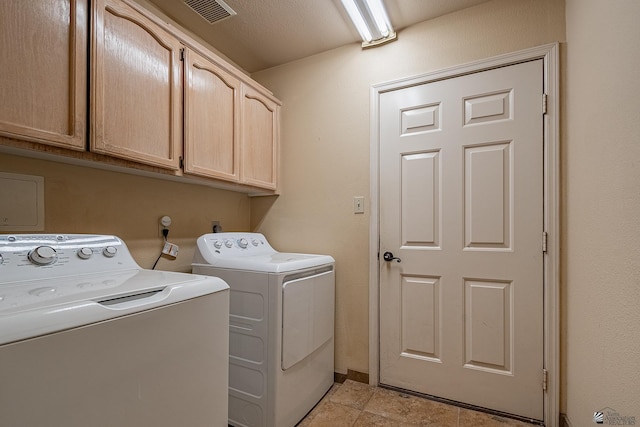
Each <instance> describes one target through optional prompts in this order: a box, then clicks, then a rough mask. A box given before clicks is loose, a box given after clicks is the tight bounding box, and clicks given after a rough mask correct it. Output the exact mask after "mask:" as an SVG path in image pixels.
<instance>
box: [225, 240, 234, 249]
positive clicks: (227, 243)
mask: <svg viewBox="0 0 640 427" xmlns="http://www.w3.org/2000/svg"><path fill="white" fill-rule="evenodd" d="M224 245H225V246H226V247H228V248H231V247H232V246H233V240H231V239H227V240H225V241H224Z"/></svg>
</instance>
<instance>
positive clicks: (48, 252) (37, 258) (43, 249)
mask: <svg viewBox="0 0 640 427" xmlns="http://www.w3.org/2000/svg"><path fill="white" fill-rule="evenodd" d="M28 256H29V261H31V262H32V263H34V264H37V265H49V264H53V263H54V262H56V260H57V259H58V254H57V253H56V250H55V249H53V248H52V247H51V246H38V247H37V248H35V249H34V250H32V251H31V252H29V255H28Z"/></svg>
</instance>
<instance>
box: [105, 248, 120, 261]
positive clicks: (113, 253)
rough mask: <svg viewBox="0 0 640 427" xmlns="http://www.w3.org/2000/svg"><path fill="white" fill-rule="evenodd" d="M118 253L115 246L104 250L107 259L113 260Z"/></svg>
mask: <svg viewBox="0 0 640 427" xmlns="http://www.w3.org/2000/svg"><path fill="white" fill-rule="evenodd" d="M117 253H118V250H117V249H116V248H115V247H114V246H107V247H106V248H104V249H103V250H102V255H104V256H106V257H107V258H113V257H114V256H116V254H117Z"/></svg>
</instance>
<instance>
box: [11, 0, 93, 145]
mask: <svg viewBox="0 0 640 427" xmlns="http://www.w3.org/2000/svg"><path fill="white" fill-rule="evenodd" d="M87 27H88V16H87V1H86V0H49V1H24V0H2V1H0V52H2V54H1V55H0V70H1V71H0V100H2V102H0V134H2V135H6V136H9V137H13V138H18V139H27V140H31V141H36V142H44V143H46V144H50V145H56V146H61V147H66V148H72V149H76V150H84V149H85V135H86V114H87V110H86V93H87V92H86V91H87V84H86V82H87V77H86V74H87V72H86V61H87V31H88V30H87Z"/></svg>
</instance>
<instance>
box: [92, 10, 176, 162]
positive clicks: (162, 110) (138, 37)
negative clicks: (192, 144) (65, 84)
mask: <svg viewBox="0 0 640 427" xmlns="http://www.w3.org/2000/svg"><path fill="white" fill-rule="evenodd" d="M94 13H95V15H94V16H95V20H94V22H95V23H96V25H95V26H94V34H93V35H94V39H93V65H94V69H93V73H94V74H93V89H92V92H93V100H92V101H93V102H92V115H93V118H94V120H93V121H92V125H93V126H94V128H93V133H92V140H91V142H92V144H91V149H92V150H93V151H96V152H99V153H103V154H109V155H112V156H116V157H122V158H126V159H130V160H136V161H139V162H142V163H147V164H151V165H155V166H161V167H166V168H169V169H174V170H177V169H178V166H179V165H178V160H179V152H178V149H179V148H180V144H181V141H182V140H181V80H182V75H181V64H180V48H181V45H180V42H179V41H178V40H177V39H176V38H174V37H173V36H171V35H170V34H168V33H166V32H165V31H164V30H163V29H161V28H160V27H158V26H157V25H155V24H154V23H153V22H152V21H151V20H149V19H147V18H146V17H144V16H142V15H141V14H140V13H138V12H137V11H135V10H134V9H132V8H131V7H129V6H127V5H126V4H124V3H122V2H120V1H117V0H98V1H97V2H96V8H95V12H94Z"/></svg>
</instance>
